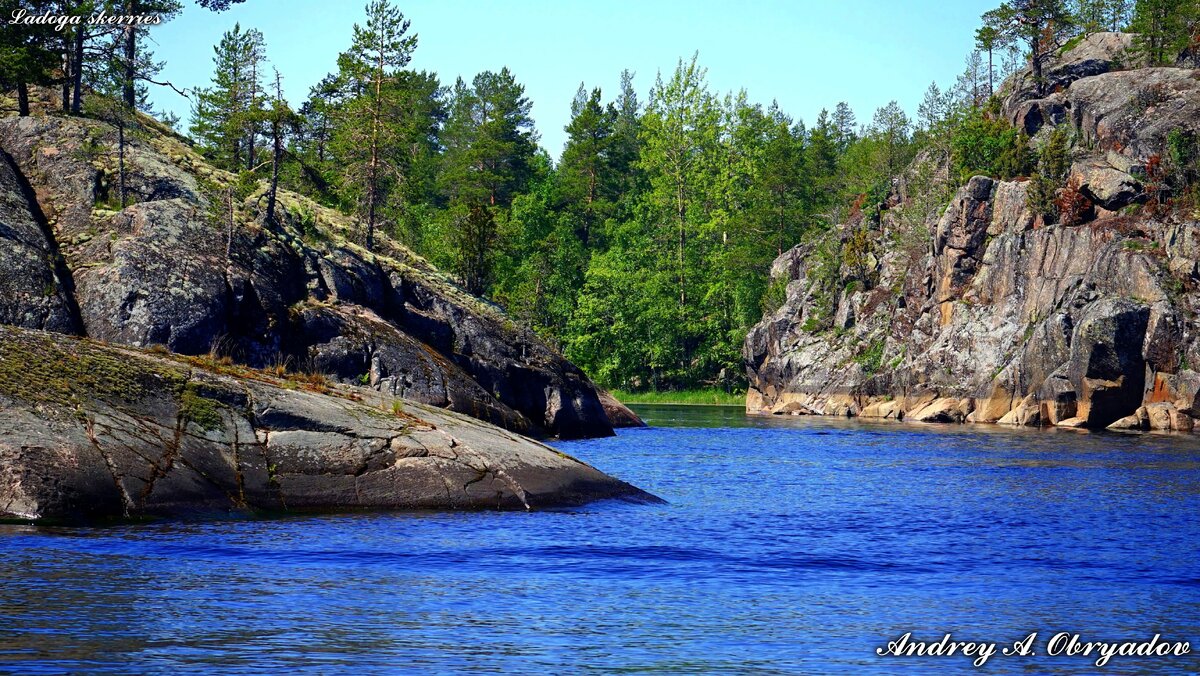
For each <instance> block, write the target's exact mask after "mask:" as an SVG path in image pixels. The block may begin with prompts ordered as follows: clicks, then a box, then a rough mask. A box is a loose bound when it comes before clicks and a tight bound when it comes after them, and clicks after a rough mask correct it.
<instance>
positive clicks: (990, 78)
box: [988, 47, 996, 97]
mask: <svg viewBox="0 0 1200 676" xmlns="http://www.w3.org/2000/svg"><path fill="white" fill-rule="evenodd" d="M995 72H996V70H995V66H993V65H992V48H991V47H988V96H989V97H991V96H992V95H993V94H995V93H996V89H995V87H994V86H993V80H994V79H995V75H994V74H995Z"/></svg>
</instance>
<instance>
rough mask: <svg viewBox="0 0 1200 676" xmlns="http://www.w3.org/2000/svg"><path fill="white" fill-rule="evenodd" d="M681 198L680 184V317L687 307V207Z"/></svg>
mask: <svg viewBox="0 0 1200 676" xmlns="http://www.w3.org/2000/svg"><path fill="white" fill-rule="evenodd" d="M683 198H684V195H683V184H682V183H681V184H680V185H679V189H678V192H677V193H676V199H677V213H678V215H679V314H680V316H681V317H682V315H683V309H684V308H685V307H686V306H687V272H686V271H685V270H684V265H683V247H684V244H685V243H686V241H687V235H686V233H685V232H684V224H685V223H686V222H687V207H686V206H685V205H684V201H683Z"/></svg>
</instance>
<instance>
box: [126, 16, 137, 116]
mask: <svg viewBox="0 0 1200 676" xmlns="http://www.w3.org/2000/svg"><path fill="white" fill-rule="evenodd" d="M135 4H136V3H134V2H133V1H132V0H130V2H129V5H128V7H129V13H130V14H133V10H134V5H135ZM136 60H137V30H136V29H135V28H134V27H133V26H128V27H126V28H125V81H124V82H123V83H122V98H123V99H124V100H125V105H127V106H129V109H130V110H133V109H134V107H135V106H137V87H135V86H134V81H133V79H134V78H135V77H137V69H136V68H135V67H134V65H135V64H134V62H135V61H136Z"/></svg>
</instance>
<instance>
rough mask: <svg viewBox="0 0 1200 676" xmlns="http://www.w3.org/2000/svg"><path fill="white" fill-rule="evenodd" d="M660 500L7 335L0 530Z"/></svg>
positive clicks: (404, 421)
mask: <svg viewBox="0 0 1200 676" xmlns="http://www.w3.org/2000/svg"><path fill="white" fill-rule="evenodd" d="M607 498H619V499H624V500H634V501H657V498H655V497H654V496H652V495H650V494H648V493H646V492H644V491H641V490H639V489H637V488H635V487H633V486H631V485H629V484H627V483H624V482H622V481H619V480H617V479H614V478H612V477H610V476H608V475H606V474H604V473H602V472H600V471H598V470H596V469H594V468H592V467H590V466H588V465H586V464H584V463H581V462H579V461H577V460H575V459H574V458H571V457H569V456H567V455H564V454H563V453H560V452H558V451H556V450H554V449H552V448H549V447H547V446H544V445H542V444H539V443H537V442H535V441H532V440H529V439H526V438H524V437H521V436H518V435H515V434H512V433H509V432H506V431H504V430H501V429H499V428H496V427H493V426H491V425H488V424H486V423H483V422H480V421H478V420H475V419H473V418H470V417H467V416H464V415H459V414H456V413H453V412H450V411H446V410H442V409H438V408H434V407H431V406H427V405H423V404H419V403H414V402H410V401H402V400H400V399H396V398H394V397H391V396H382V397H381V396H380V395H379V394H378V393H374V392H372V391H370V390H366V389H362V388H350V387H345V386H328V385H325V384H324V383H322V382H321V381H320V380H319V379H307V380H291V379H288V378H286V377H284V378H279V377H274V376H270V375H267V374H265V373H263V372H260V371H253V370H250V369H245V368H242V367H236V366H231V365H222V364H215V365H213V364H205V363H203V362H202V361H201V360H196V359H193V360H186V359H184V358H181V357H176V356H172V355H168V354H166V353H160V354H156V353H150V352H143V351H136V350H130V349H124V348H117V347H112V346H105V345H102V344H99V343H95V342H92V341H89V340H84V339H75V338H68V337H66V336H61V335H56V334H51V333H44V332H40V331H29V330H24V329H17V328H11V327H2V326H0V519H20V520H52V519H75V518H90V519H95V518H136V517H157V516H180V515H193V514H227V513H260V512H298V511H345V510H366V509H518V510H520V509H536V508H543V507H554V506H564V505H578V504H581V503H585V502H589V501H592V500H600V499H607Z"/></svg>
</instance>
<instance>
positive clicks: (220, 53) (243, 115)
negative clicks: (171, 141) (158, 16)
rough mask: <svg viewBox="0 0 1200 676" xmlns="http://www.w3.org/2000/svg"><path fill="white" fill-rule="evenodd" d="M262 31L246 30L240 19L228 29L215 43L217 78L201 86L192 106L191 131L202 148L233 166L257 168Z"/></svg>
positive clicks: (222, 163)
mask: <svg viewBox="0 0 1200 676" xmlns="http://www.w3.org/2000/svg"><path fill="white" fill-rule="evenodd" d="M262 44H263V38H262V34H261V33H260V32H258V31H257V30H255V29H250V30H247V31H243V30H242V28H241V25H240V24H235V25H234V27H233V30H231V31H227V32H226V33H225V34H224V35H223V36H222V37H221V42H220V43H219V44H218V45H217V46H215V47H214V48H213V51H214V56H213V66H214V71H213V80H212V86H211V87H209V88H208V89H201V90H198V91H197V93H196V94H197V95H196V99H195V103H194V106H193V109H192V124H191V129H190V131H191V134H192V136H193V137H194V138H195V139H196V140H197V141H198V142H199V143H200V146H201V148H203V149H204V151H205V152H206V153H207V154H208V155H209V156H210V157H211V158H212V159H213V160H214V161H215V162H216V163H217V165H218V166H220V167H222V168H224V169H228V170H230V171H237V170H239V169H240V168H246V169H252V168H253V167H254V165H253V164H252V163H253V161H254V151H253V143H254V140H255V139H256V138H257V135H258V131H257V127H258V126H259V124H260V122H259V121H258V120H259V119H260V118H261V117H262V115H261V111H262V110H263V101H262V96H261V90H262V87H261V83H259V82H255V80H257V79H258V77H259V73H260V71H261V67H262V65H261V64H262V61H263V52H262Z"/></svg>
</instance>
